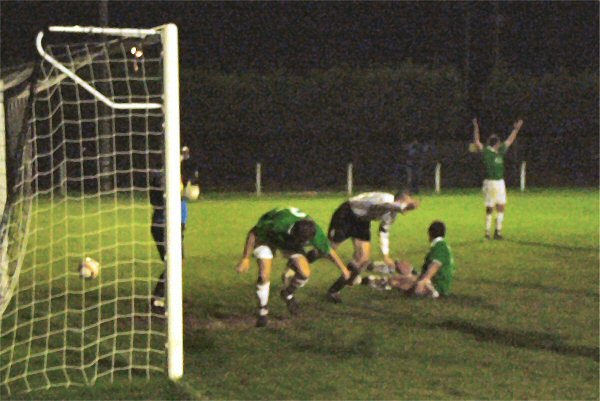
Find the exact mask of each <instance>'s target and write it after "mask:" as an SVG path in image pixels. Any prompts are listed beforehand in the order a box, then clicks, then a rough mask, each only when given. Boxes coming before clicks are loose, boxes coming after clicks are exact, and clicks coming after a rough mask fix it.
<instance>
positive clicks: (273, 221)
mask: <svg viewBox="0 0 600 401" xmlns="http://www.w3.org/2000/svg"><path fill="white" fill-rule="evenodd" d="M307 246H312V247H313V248H314V250H315V251H316V252H318V253H319V254H322V255H328V257H329V259H330V260H331V261H332V262H333V263H335V265H336V266H337V267H338V269H340V271H341V272H342V277H345V279H346V280H347V279H348V278H349V277H350V272H349V271H348V268H347V267H346V265H345V264H344V262H342V260H341V259H340V257H339V256H338V254H337V252H336V251H335V250H334V249H333V248H332V247H331V245H330V243H329V240H328V239H327V237H326V236H325V233H324V232H323V230H322V229H321V227H319V226H318V225H317V224H316V223H315V222H314V221H313V220H312V219H311V218H310V216H309V215H307V214H306V213H304V212H302V211H301V210H300V209H297V208H293V207H288V208H277V209H273V210H270V211H269V212H267V213H265V214H264V215H263V216H262V217H261V218H260V219H259V220H258V223H256V225H255V226H254V227H253V228H252V229H251V230H250V231H249V232H248V236H247V238H246V244H245V246H244V253H243V255H242V260H241V261H240V262H239V263H238V266H237V271H238V272H239V273H245V272H247V271H248V269H249V268H250V256H251V255H254V257H256V259H257V262H258V280H257V283H256V295H257V297H258V306H259V311H258V319H257V321H256V326H257V327H262V326H265V325H266V324H267V321H268V319H267V315H268V314H269V309H268V302H269V288H270V279H271V266H272V262H273V256H274V255H275V252H276V250H277V249H279V250H281V251H282V253H283V255H284V256H285V257H286V258H288V259H289V260H288V268H289V269H291V270H292V271H293V272H294V275H293V277H292V278H291V280H290V282H289V284H288V285H287V286H286V287H284V288H283V289H282V290H281V293H280V295H281V298H282V299H283V300H284V301H285V303H286V304H287V308H288V310H289V311H290V313H291V314H296V313H297V312H298V304H297V303H296V300H295V298H294V292H295V291H296V290H297V289H298V288H300V287H303V286H304V285H305V284H306V282H307V281H308V278H309V276H310V273H311V272H310V266H309V261H308V259H307V254H306V253H305V251H304V248H305V247H307ZM313 253H314V252H313Z"/></svg>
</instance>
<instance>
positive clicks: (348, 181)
mask: <svg viewBox="0 0 600 401" xmlns="http://www.w3.org/2000/svg"><path fill="white" fill-rule="evenodd" d="M346 187H347V188H348V196H350V195H352V163H348V175H347V179H346Z"/></svg>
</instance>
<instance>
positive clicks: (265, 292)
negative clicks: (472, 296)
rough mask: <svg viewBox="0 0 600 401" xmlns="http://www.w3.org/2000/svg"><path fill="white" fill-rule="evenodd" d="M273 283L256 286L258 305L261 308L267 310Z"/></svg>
mask: <svg viewBox="0 0 600 401" xmlns="http://www.w3.org/2000/svg"><path fill="white" fill-rule="evenodd" d="M270 286H271V283H270V282H269V281H267V282H266V283H263V284H256V296H257V297H258V303H259V306H260V307H261V308H266V307H267V303H268V302H269V287H270Z"/></svg>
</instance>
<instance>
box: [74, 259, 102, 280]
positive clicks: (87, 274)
mask: <svg viewBox="0 0 600 401" xmlns="http://www.w3.org/2000/svg"><path fill="white" fill-rule="evenodd" d="M98 274H100V263H98V261H97V260H94V259H92V258H85V259H83V260H82V261H81V263H80V264H79V275H80V276H81V278H84V279H86V280H92V279H95V278H96V277H98Z"/></svg>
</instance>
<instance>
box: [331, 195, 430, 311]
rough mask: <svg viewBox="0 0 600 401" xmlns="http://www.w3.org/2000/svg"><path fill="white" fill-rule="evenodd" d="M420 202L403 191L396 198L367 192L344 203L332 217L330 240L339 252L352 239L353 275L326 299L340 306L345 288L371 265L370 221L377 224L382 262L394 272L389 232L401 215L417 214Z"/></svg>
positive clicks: (349, 266) (334, 286) (351, 266)
mask: <svg viewBox="0 0 600 401" xmlns="http://www.w3.org/2000/svg"><path fill="white" fill-rule="evenodd" d="M418 206H419V202H418V201H416V200H414V199H412V198H411V196H410V192H408V191H401V192H398V193H397V194H396V195H393V194H390V193H386V192H367V193H363V194H360V195H357V196H355V197H352V198H350V199H348V201H346V202H344V203H342V204H341V205H340V206H339V207H338V208H337V210H336V211H335V212H334V213H333V216H332V217H331V223H330V224H329V231H328V237H329V240H330V241H331V247H332V248H333V249H337V247H338V246H340V244H341V243H342V242H344V241H345V240H346V239H348V238H352V241H353V245H354V254H353V256H352V261H351V262H350V263H348V269H349V270H350V271H351V273H352V275H351V277H350V279H349V280H346V279H345V278H344V277H343V276H341V277H340V278H339V279H338V280H337V281H336V282H335V283H333V285H332V286H331V287H330V288H329V290H328V293H327V296H328V298H329V299H330V300H331V301H333V302H341V297H340V291H341V290H342V289H343V288H344V287H345V286H346V284H349V283H350V284H352V283H353V282H354V280H355V279H356V278H357V277H358V276H359V275H360V272H361V271H362V270H364V269H365V268H366V267H367V266H368V265H369V264H370V258H371V221H374V220H378V221H380V222H381V224H380V225H379V248H380V250H381V254H382V255H383V260H384V262H385V264H386V265H388V266H389V268H391V269H394V268H395V265H394V260H393V259H392V258H391V257H390V239H389V232H390V228H391V226H392V224H393V223H394V221H395V220H396V216H397V215H398V213H401V214H404V213H406V212H408V211H410V210H414V209H416V208H417V207H418Z"/></svg>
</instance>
